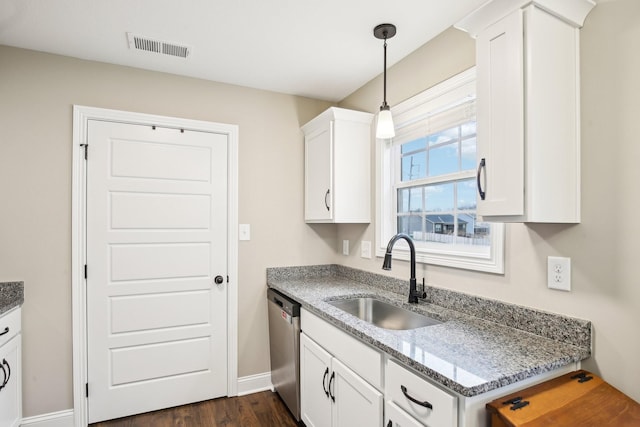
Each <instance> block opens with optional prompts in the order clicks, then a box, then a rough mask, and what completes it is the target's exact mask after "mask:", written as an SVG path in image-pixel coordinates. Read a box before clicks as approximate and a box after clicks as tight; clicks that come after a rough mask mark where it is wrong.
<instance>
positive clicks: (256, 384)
mask: <svg viewBox="0 0 640 427" xmlns="http://www.w3.org/2000/svg"><path fill="white" fill-rule="evenodd" d="M265 390H271V391H273V385H272V384H271V372H264V373H262V374H256V375H248V376H246V377H241V378H238V396H244V395H247V394H251V393H258V392H260V391H265Z"/></svg>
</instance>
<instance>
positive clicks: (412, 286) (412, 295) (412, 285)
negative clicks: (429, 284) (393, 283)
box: [382, 233, 426, 304]
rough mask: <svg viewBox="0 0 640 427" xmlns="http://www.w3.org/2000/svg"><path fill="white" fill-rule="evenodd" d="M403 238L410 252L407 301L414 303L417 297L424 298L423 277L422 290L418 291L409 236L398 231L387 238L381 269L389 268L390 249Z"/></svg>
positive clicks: (412, 246) (414, 249)
mask: <svg viewBox="0 0 640 427" xmlns="http://www.w3.org/2000/svg"><path fill="white" fill-rule="evenodd" d="M399 239H404V240H406V241H407V243H408V244H409V251H410V253H411V278H409V302H410V303H412V304H415V303H417V302H418V297H422V298H425V297H426V294H425V292H424V279H423V282H422V292H418V290H417V289H416V247H415V246H414V244H413V240H411V237H409V236H407V235H406V234H404V233H398V234H396V235H395V236H393V237H392V238H391V240H389V244H388V245H387V252H386V253H385V254H384V262H383V263H382V269H383V270H391V251H392V250H393V245H394V244H395V243H396V242H397V241H398V240H399Z"/></svg>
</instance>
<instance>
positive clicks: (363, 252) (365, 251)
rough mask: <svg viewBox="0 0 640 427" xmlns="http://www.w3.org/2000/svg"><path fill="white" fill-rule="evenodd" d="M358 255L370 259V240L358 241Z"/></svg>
mask: <svg viewBox="0 0 640 427" xmlns="http://www.w3.org/2000/svg"><path fill="white" fill-rule="evenodd" d="M360 256H361V257H362V258H368V259H371V242H370V241H368V240H363V241H362V243H360Z"/></svg>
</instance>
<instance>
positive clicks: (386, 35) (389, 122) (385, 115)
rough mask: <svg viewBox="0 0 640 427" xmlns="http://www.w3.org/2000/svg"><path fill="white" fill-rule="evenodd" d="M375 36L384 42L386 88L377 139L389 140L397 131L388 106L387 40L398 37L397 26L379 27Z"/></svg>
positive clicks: (374, 31)
mask: <svg viewBox="0 0 640 427" xmlns="http://www.w3.org/2000/svg"><path fill="white" fill-rule="evenodd" d="M373 35H374V36H375V37H376V38H377V39H383V40H384V77H383V81H384V86H383V98H382V105H381V106H380V113H378V124H377V126H376V138H379V139H389V138H393V137H394V136H396V131H395V128H394V126H393V117H391V110H390V109H389V104H387V39H390V38H392V37H393V36H395V35H396V26H395V25H393V24H380V25H377V26H376V27H375V28H374V29H373Z"/></svg>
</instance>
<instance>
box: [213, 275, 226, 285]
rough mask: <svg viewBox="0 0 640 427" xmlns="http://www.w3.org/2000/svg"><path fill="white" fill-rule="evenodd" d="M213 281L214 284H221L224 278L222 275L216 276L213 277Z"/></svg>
mask: <svg viewBox="0 0 640 427" xmlns="http://www.w3.org/2000/svg"><path fill="white" fill-rule="evenodd" d="M213 281H214V282H216V285H221V284H222V282H224V278H223V277H222V276H216V278H215V279H213Z"/></svg>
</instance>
